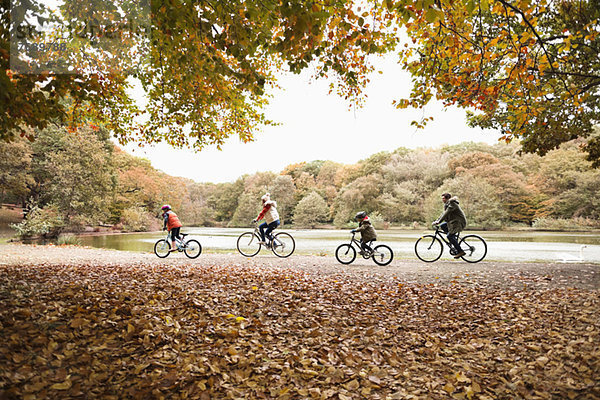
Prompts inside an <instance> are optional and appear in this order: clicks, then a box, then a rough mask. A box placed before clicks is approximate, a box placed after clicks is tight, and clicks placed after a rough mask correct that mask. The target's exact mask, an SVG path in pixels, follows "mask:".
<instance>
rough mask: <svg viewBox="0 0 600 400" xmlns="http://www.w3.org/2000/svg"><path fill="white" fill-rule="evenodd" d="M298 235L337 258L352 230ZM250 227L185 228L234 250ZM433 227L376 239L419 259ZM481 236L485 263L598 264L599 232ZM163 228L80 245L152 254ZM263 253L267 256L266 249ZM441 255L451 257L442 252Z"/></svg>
mask: <svg viewBox="0 0 600 400" xmlns="http://www.w3.org/2000/svg"><path fill="white" fill-rule="evenodd" d="M283 230H284V231H286V232H289V233H291V234H292V236H294V238H295V239H296V253H299V254H316V255H328V256H332V257H333V256H334V252H335V249H336V248H337V246H339V245H340V244H342V243H347V242H349V241H350V236H351V235H350V234H349V231H348V230H304V229H283ZM246 231H248V229H247V228H239V229H238V228H202V227H186V228H185V230H184V232H185V233H189V234H190V235H191V236H193V237H194V238H195V239H198V240H199V241H200V243H201V244H202V247H203V252H211V253H216V252H219V253H236V252H237V249H236V241H237V237H238V236H239V235H240V234H241V233H242V232H246ZM431 232H432V231H425V230H423V231H418V230H401V229H388V230H379V231H378V232H377V233H378V242H380V243H385V244H387V245H389V246H390V247H391V248H392V249H393V251H394V258H395V259H416V256H415V252H414V244H415V241H416V240H417V239H418V238H419V237H421V235H423V234H425V233H431ZM468 233H475V234H478V235H480V236H482V237H484V238H485V239H486V242H487V244H488V254H487V256H486V259H485V260H486V261H494V260H495V261H519V262H521V261H546V262H552V261H559V260H560V259H561V254H563V253H566V254H570V255H572V256H575V257H579V255H580V248H581V246H582V245H586V246H587V247H586V248H584V249H583V258H584V260H585V261H586V262H594V263H600V232H592V233H582V232H538V231H536V232H534V231H486V232H476V231H467V232H466V234H468ZM164 237H165V233H164V232H152V233H128V234H111V235H98V236H83V237H81V241H82V244H83V245H85V246H91V247H100V248H108V249H116V250H126V251H138V252H152V249H153V246H154V242H156V241H157V240H158V239H161V238H164ZM261 254H268V253H267V252H266V250H263V251H262V252H261ZM442 258H446V259H450V258H451V257H450V256H449V254H448V253H447V251H446V250H445V251H444V256H443V257H442Z"/></svg>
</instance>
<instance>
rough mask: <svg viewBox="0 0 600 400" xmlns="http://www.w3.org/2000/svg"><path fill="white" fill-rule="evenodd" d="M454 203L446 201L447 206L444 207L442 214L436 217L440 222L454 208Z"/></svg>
mask: <svg viewBox="0 0 600 400" xmlns="http://www.w3.org/2000/svg"><path fill="white" fill-rule="evenodd" d="M456 207H457V206H456V204H455V203H454V202H449V203H448V207H446V208H445V210H444V212H443V213H442V215H440V217H439V218H438V219H437V220H438V221H440V222H443V221H445V220H446V217H447V216H448V214H449V213H450V212H452V211H454V210H456Z"/></svg>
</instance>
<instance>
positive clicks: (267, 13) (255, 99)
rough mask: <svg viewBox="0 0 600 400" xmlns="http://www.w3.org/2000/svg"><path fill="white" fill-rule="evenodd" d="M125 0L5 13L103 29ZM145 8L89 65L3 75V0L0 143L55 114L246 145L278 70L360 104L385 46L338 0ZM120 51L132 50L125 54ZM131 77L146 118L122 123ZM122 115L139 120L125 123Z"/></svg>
mask: <svg viewBox="0 0 600 400" xmlns="http://www.w3.org/2000/svg"><path fill="white" fill-rule="evenodd" d="M135 5H136V2H132V1H131V0H113V1H101V0H88V1H86V2H85V3H84V4H81V2H79V3H77V6H73V4H70V3H69V2H65V3H63V4H62V5H61V6H60V8H59V12H56V13H49V12H48V9H47V8H46V7H45V6H44V2H42V1H38V0H22V1H21V0H16V3H13V4H12V9H13V14H14V13H17V14H18V19H17V20H16V21H12V24H13V25H12V28H15V26H19V25H22V24H26V28H27V23H28V22H29V21H31V20H36V18H37V20H38V21H44V22H46V21H49V18H50V17H49V16H48V15H50V14H52V15H53V17H52V22H54V23H56V24H58V25H63V28H66V26H67V25H68V26H72V25H75V26H77V25H78V24H79V25H81V24H82V23H86V22H89V19H91V18H92V19H96V20H98V21H99V23H100V24H102V25H106V26H128V25H127V23H128V22H129V20H128V19H130V18H131V17H132V15H130V14H131V13H130V14H127V13H124V12H123V11H124V10H125V11H126V10H130V9H131V8H132V7H135ZM149 7H150V15H149V17H150V18H149V20H148V21H147V24H148V26H143V28H144V29H142V32H138V31H136V30H131V32H126V34H124V35H121V36H120V37H121V38H122V39H121V40H122V42H120V41H117V42H116V43H114V44H113V45H112V46H103V47H100V46H98V48H100V49H101V50H102V52H100V51H96V52H92V53H90V54H92V55H95V56H98V54H100V53H102V54H103V55H104V57H102V58H100V56H98V59H96V62H97V64H96V65H95V66H91V67H90V65H89V63H86V59H84V58H77V59H71V60H69V61H71V62H72V63H74V64H75V66H76V67H78V71H76V72H77V73H75V74H53V73H49V72H47V71H42V73H40V74H38V75H35V74H33V75H23V74H19V73H16V71H12V70H10V50H9V49H10V39H11V36H10V32H11V19H10V9H11V1H10V0H3V1H2V2H1V3H0V62H1V70H0V93H3V96H0V109H2V110H3V112H2V114H0V138H2V139H7V138H10V137H13V136H14V134H15V133H14V132H15V131H16V130H18V129H20V127H21V126H22V125H32V126H35V127H39V128H43V127H45V126H47V124H48V122H49V121H53V120H59V121H62V122H64V121H68V122H71V123H74V124H77V123H83V122H86V121H85V119H86V118H94V119H96V120H98V121H103V122H105V123H110V124H111V126H110V127H111V129H112V130H113V132H114V134H115V136H116V137H117V138H118V139H119V140H120V142H121V143H125V142H128V141H131V140H135V141H139V142H142V143H155V142H159V141H165V142H167V143H169V144H171V145H173V146H175V147H183V146H189V147H192V148H195V149H201V148H202V147H203V146H206V145H209V144H216V145H217V146H219V145H221V144H222V143H223V141H224V140H225V139H226V138H227V137H229V136H231V135H237V136H239V138H240V139H241V140H242V141H249V140H252V138H253V135H254V132H255V131H256V129H258V128H259V127H260V126H261V125H264V124H270V123H271V121H269V120H268V118H267V117H266V116H265V115H264V114H263V112H262V109H263V107H264V106H265V104H266V103H267V100H268V97H269V89H270V88H271V87H272V86H273V85H275V83H276V81H275V73H276V72H278V71H281V70H283V69H286V70H289V71H292V72H294V73H298V72H300V71H301V70H303V69H305V68H306V67H307V66H309V65H313V66H314V67H315V68H314V71H315V75H316V76H318V77H329V78H336V79H335V82H336V83H335V85H334V86H335V87H334V88H333V90H335V91H337V92H338V93H339V94H340V95H342V96H344V97H345V98H347V99H353V100H355V101H357V103H360V98H361V97H360V94H361V90H362V88H363V87H364V86H365V84H366V82H367V81H368V79H367V73H368V72H369V71H370V70H371V68H370V67H369V66H368V62H367V59H366V57H367V55H368V54H372V53H379V52H383V51H385V50H386V49H387V48H388V46H389V45H390V44H391V41H389V40H388V39H389V37H388V36H386V35H383V34H382V33H381V32H380V30H378V29H374V27H373V26H372V25H371V23H370V21H371V20H372V19H371V18H370V17H372V16H373V15H374V14H375V13H377V12H379V9H378V8H376V7H366V6H363V7H362V8H361V7H356V6H355V4H354V3H352V2H345V1H342V0H333V1H327V2H314V1H312V0H308V1H306V0H294V1H286V2H280V1H274V0H267V1H239V0H236V1H226V2H223V1H206V0H200V1H191V0H175V1H171V0H157V1H152V2H151V5H149ZM26 14H27V19H26V18H25V15H26ZM146 31H151V32H152V33H151V37H150V36H149V35H147V34H146ZM119 33H122V32H119ZM82 42H83V40H78V39H76V40H74V41H71V42H69V46H75V47H77V46H80V47H77V48H76V50H79V49H80V48H81V46H84V44H83V43H82ZM91 43H92V41H91V40H89V41H88V43H87V45H88V46H89V45H90V44H91ZM120 45H121V46H120ZM92 47H93V45H92ZM123 48H127V49H132V50H133V51H136V50H137V53H135V54H133V55H130V54H123V52H122V50H123ZM140 49H145V50H147V54H143V53H141V52H140ZM74 53H77V52H74ZM131 76H134V77H135V79H137V80H139V82H140V83H141V85H142V86H143V88H144V89H145V91H146V94H147V100H148V104H147V106H146V107H145V111H144V113H145V114H146V117H147V118H145V122H140V121H141V120H140V119H134V118H132V117H134V116H135V115H137V114H138V113H141V111H140V110H137V109H136V107H135V105H134V104H133V103H132V101H131V99H130V98H129V97H128V96H127V92H126V90H127V88H129V87H130V85H131V81H130V80H128V78H130V77H131ZM65 98H68V101H67V102H65V101H64V100H65ZM4 110H5V111H4ZM132 121H137V123H139V126H137V125H135V124H134V126H130V125H132ZM126 126H128V127H130V128H131V129H125V128H126ZM133 128H135V129H133Z"/></svg>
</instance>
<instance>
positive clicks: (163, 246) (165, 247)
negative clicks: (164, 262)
mask: <svg viewBox="0 0 600 400" xmlns="http://www.w3.org/2000/svg"><path fill="white" fill-rule="evenodd" d="M169 250H171V245H170V244H169V242H167V241H166V240H165V239H160V240H159V241H158V242H156V243H154V254H156V256H157V257H160V258H165V257H167V256H168V255H169V253H170V251H169Z"/></svg>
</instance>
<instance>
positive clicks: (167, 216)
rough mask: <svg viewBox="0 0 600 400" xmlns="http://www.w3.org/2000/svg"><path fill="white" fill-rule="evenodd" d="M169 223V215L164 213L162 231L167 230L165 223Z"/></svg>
mask: <svg viewBox="0 0 600 400" xmlns="http://www.w3.org/2000/svg"><path fill="white" fill-rule="evenodd" d="M168 221H169V213H165V215H164V216H163V230H165V229H167V222H168Z"/></svg>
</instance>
